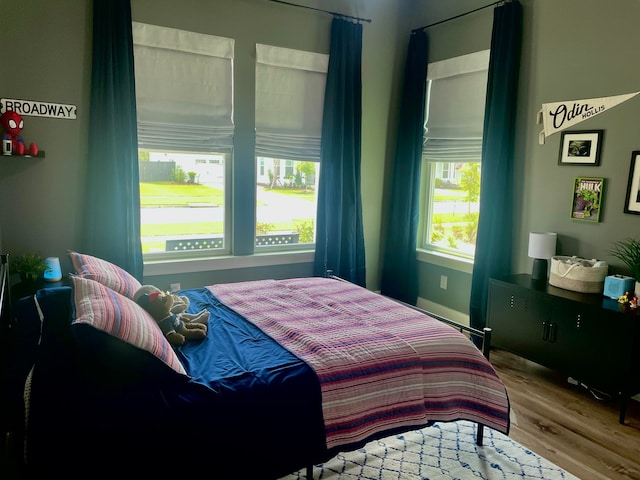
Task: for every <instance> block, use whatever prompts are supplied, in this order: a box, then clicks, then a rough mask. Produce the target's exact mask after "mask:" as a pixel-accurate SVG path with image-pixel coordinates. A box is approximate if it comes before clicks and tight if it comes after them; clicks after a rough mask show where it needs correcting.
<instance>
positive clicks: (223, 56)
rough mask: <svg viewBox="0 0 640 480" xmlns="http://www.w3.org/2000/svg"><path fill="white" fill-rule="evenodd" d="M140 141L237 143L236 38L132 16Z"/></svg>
mask: <svg viewBox="0 0 640 480" xmlns="http://www.w3.org/2000/svg"><path fill="white" fill-rule="evenodd" d="M133 42H134V55H135V75H136V106H137V111H138V144H139V146H140V147H142V148H158V149H161V150H178V151H197V152H214V151H219V150H220V149H227V148H231V147H232V146H233V48H234V41H233V39H229V38H224V37H216V36H213V35H205V34H201V33H194V32H187V31H184V30H177V29H174V28H168V27H159V26H156V25H148V24H144V23H138V22H133Z"/></svg>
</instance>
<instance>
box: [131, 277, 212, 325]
mask: <svg viewBox="0 0 640 480" xmlns="http://www.w3.org/2000/svg"><path fill="white" fill-rule="evenodd" d="M151 292H162V290H160V289H159V288H158V287H156V286H154V285H143V286H142V287H140V288H139V289H138V290H137V291H136V293H135V294H134V295H133V300H134V301H135V302H137V301H138V298H140V297H141V296H142V295H144V294H146V293H151ZM166 294H167V295H171V296H172V297H173V306H172V307H171V313H175V314H176V315H180V320H182V321H184V322H195V323H202V324H204V325H206V324H207V322H208V321H209V312H208V311H207V310H205V309H202V310H200V311H199V312H198V313H187V309H188V308H189V305H190V304H191V303H190V302H189V298H188V297H185V296H184V295H176V294H174V293H169V292H166Z"/></svg>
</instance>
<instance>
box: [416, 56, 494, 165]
mask: <svg viewBox="0 0 640 480" xmlns="http://www.w3.org/2000/svg"><path fill="white" fill-rule="evenodd" d="M488 68H489V50H483V51H481V52H477V53H472V54H469V55H462V56H460V57H455V58H451V59H448V60H443V61H440V62H434V63H431V64H429V67H428V70H427V96H426V107H425V133H424V136H425V142H424V148H423V152H424V154H425V156H426V159H427V160H428V161H432V162H453V161H455V162H464V161H474V162H477V161H479V159H480V157H481V156H482V130H483V124H484V109H485V108H484V107H485V98H486V92H487V73H488Z"/></svg>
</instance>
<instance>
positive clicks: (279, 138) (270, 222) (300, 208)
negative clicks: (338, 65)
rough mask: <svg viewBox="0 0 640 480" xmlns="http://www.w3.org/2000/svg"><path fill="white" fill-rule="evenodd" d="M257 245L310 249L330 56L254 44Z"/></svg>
mask: <svg viewBox="0 0 640 480" xmlns="http://www.w3.org/2000/svg"><path fill="white" fill-rule="evenodd" d="M256 59H257V63H256V243H255V246H256V248H257V249H258V250H264V249H274V248H277V249H279V250H282V249H300V248H301V247H308V248H309V249H311V248H313V246H314V244H315V231H316V225H315V223H316V206H317V188H316V187H317V182H318V178H319V175H320V163H319V162H320V139H321V132H322V111H323V105H324V89H325V82H326V72H327V66H328V60H329V56H328V55H323V54H318V53H313V52H304V51H300V50H292V49H288V48H280V47H273V46H269V45H261V44H258V45H256Z"/></svg>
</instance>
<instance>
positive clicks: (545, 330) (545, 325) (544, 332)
mask: <svg viewBox="0 0 640 480" xmlns="http://www.w3.org/2000/svg"><path fill="white" fill-rule="evenodd" d="M548 339H549V324H548V323H547V322H546V321H544V322H542V340H548Z"/></svg>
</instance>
